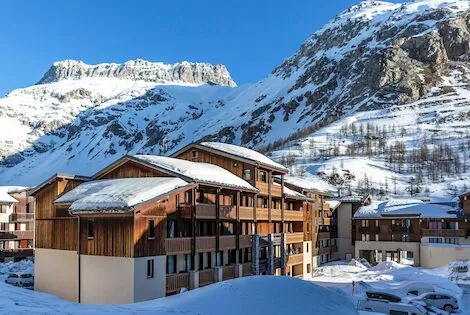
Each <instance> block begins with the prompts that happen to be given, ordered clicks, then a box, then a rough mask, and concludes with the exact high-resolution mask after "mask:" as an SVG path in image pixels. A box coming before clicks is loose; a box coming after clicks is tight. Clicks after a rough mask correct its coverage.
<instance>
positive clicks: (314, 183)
mask: <svg viewBox="0 0 470 315" xmlns="http://www.w3.org/2000/svg"><path fill="white" fill-rule="evenodd" d="M284 182H286V183H287V184H291V185H294V186H296V187H299V188H303V189H307V190H314V191H317V192H322V193H329V194H334V193H336V191H337V189H336V187H335V186H333V185H331V184H329V183H327V182H325V181H324V180H322V179H320V178H318V177H317V176H313V175H309V176H305V177H298V176H290V175H285V176H284Z"/></svg>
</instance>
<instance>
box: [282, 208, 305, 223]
mask: <svg viewBox="0 0 470 315" xmlns="http://www.w3.org/2000/svg"><path fill="white" fill-rule="evenodd" d="M303 220H304V212H303V211H301V210H298V211H297V210H284V221H303Z"/></svg>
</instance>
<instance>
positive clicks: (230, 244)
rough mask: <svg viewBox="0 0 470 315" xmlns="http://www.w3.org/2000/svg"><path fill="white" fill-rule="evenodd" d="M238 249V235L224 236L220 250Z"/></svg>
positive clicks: (221, 238)
mask: <svg viewBox="0 0 470 315" xmlns="http://www.w3.org/2000/svg"><path fill="white" fill-rule="evenodd" d="M236 247H237V236H236V235H224V236H221V237H220V239H219V249H220V250H227V249H235V248H236Z"/></svg>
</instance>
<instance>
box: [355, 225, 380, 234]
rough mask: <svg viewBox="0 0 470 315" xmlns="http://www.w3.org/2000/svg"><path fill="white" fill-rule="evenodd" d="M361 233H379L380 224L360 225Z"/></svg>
mask: <svg viewBox="0 0 470 315" xmlns="http://www.w3.org/2000/svg"><path fill="white" fill-rule="evenodd" d="M359 233H361V234H379V233H380V227H379V226H361V227H359Z"/></svg>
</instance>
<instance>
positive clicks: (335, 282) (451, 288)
mask: <svg viewBox="0 0 470 315" xmlns="http://www.w3.org/2000/svg"><path fill="white" fill-rule="evenodd" d="M449 276H450V272H449V268H448V266H443V267H440V268H436V269H422V268H415V267H410V266H404V265H400V264H397V263H395V262H383V263H380V264H378V265H376V266H370V265H369V264H368V263H367V262H365V261H357V260H352V261H350V262H347V261H340V262H332V263H329V264H326V265H324V266H322V267H320V268H317V269H316V270H314V277H313V278H312V279H311V280H309V281H312V282H314V283H316V284H318V285H321V286H324V287H329V288H335V289H337V290H342V291H343V292H345V293H347V294H348V295H349V297H350V298H351V299H352V300H353V303H357V301H359V300H360V299H363V298H365V292H366V291H367V290H372V291H381V292H389V293H392V294H394V295H398V296H402V297H404V296H406V290H405V288H406V287H407V286H409V285H411V284H412V283H416V282H419V283H420V284H422V285H432V286H433V287H434V290H435V291H437V292H442V293H447V294H450V295H452V296H455V297H457V298H458V299H459V305H460V307H461V310H460V314H470V305H469V304H470V300H468V297H469V295H470V290H468V289H467V288H464V289H462V288H461V287H459V286H458V285H457V284H455V283H454V282H452V281H450V280H449V279H448V277H449ZM353 281H354V283H355V285H354V290H353V285H352V283H353ZM362 314H370V313H367V312H363V313H362Z"/></svg>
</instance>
